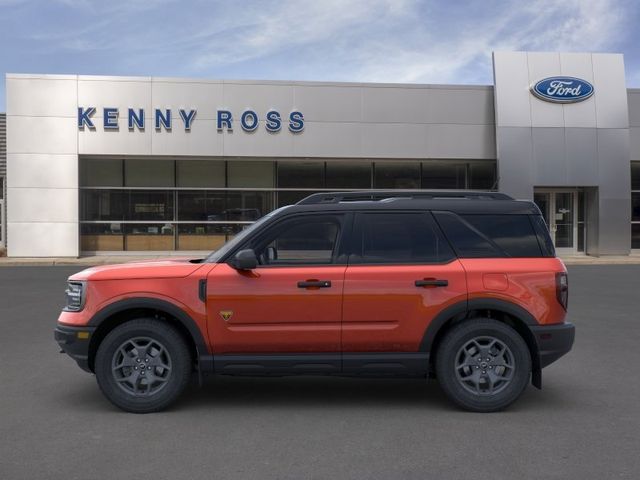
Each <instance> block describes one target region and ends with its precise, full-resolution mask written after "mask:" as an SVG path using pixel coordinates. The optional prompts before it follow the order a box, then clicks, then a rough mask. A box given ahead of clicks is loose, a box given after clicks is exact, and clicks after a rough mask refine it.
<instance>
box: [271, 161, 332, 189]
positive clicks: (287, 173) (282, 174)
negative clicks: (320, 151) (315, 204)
mask: <svg viewBox="0 0 640 480" xmlns="http://www.w3.org/2000/svg"><path fill="white" fill-rule="evenodd" d="M323 185H324V162H278V188H322V187H323Z"/></svg>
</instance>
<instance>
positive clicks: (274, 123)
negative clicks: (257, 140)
mask: <svg viewBox="0 0 640 480" xmlns="http://www.w3.org/2000/svg"><path fill="white" fill-rule="evenodd" d="M266 127H267V130H268V131H270V132H279V131H280V129H281V128H282V119H281V118H280V112H276V111H275V110H269V111H268V112H267V123H266Z"/></svg>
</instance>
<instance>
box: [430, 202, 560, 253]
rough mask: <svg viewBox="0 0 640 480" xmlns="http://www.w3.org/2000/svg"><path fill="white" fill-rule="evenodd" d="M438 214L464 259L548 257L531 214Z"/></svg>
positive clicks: (439, 219)
mask: <svg viewBox="0 0 640 480" xmlns="http://www.w3.org/2000/svg"><path fill="white" fill-rule="evenodd" d="M435 215H436V219H437V220H438V223H439V224H440V226H441V227H442V229H443V231H444V233H445V235H446V236H447V237H448V238H449V241H451V243H452V244H453V246H454V248H455V249H456V251H457V253H458V256H460V257H462V258H489V257H541V256H547V255H543V254H542V249H541V248H540V243H539V240H538V235H537V234H536V231H535V229H534V226H533V224H532V222H531V219H530V218H529V217H530V216H529V215H497V214H490V215H485V214H474V215H456V214H453V213H450V212H438V213H436V214H435Z"/></svg>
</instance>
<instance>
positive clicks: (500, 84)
mask: <svg viewBox="0 0 640 480" xmlns="http://www.w3.org/2000/svg"><path fill="white" fill-rule="evenodd" d="M528 69H529V67H528V65H527V54H526V53H525V52H494V53H493V78H494V84H495V92H494V96H495V115H496V126H498V127H502V126H504V127H530V126H531V104H530V102H531V99H530V95H529V83H530V82H529V73H528V71H529V70H528Z"/></svg>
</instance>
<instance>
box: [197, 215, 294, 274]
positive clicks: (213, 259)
mask: <svg viewBox="0 0 640 480" xmlns="http://www.w3.org/2000/svg"><path fill="white" fill-rule="evenodd" d="M290 206H291V205H287V206H285V207H280V208H278V209H277V210H274V211H273V212H271V213H268V214H267V215H265V216H264V217H262V218H261V219H260V220H258V221H257V222H255V223H252V224H251V225H249V226H248V227H247V228H245V229H244V230H242V231H241V232H240V233H238V234H237V235H236V236H235V237H233V238H232V239H231V240H229V241H228V242H227V243H225V244H224V245H222V247H220V248H219V249H218V250H215V251H213V252H211V253H210V254H209V256H208V257H207V258H205V260H204V261H205V262H206V263H217V262H219V261H220V259H222V258H224V257H225V256H226V255H227V254H228V253H229V252H230V251H231V250H233V249H234V248H236V247H237V246H238V245H240V244H241V243H242V242H244V240H245V238H247V237H248V236H249V234H250V233H251V232H253V231H254V230H256V229H257V228H259V227H260V226H261V225H263V224H264V223H266V222H267V221H268V220H269V219H270V218H272V217H273V216H274V215H275V214H276V213H279V212H282V211H283V210H284V209H286V208H289V207H290Z"/></svg>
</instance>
